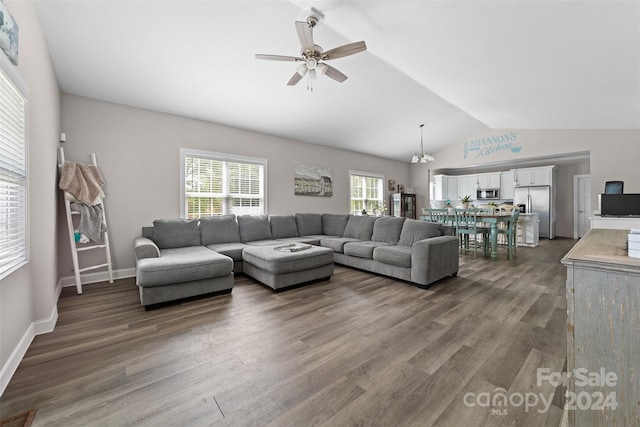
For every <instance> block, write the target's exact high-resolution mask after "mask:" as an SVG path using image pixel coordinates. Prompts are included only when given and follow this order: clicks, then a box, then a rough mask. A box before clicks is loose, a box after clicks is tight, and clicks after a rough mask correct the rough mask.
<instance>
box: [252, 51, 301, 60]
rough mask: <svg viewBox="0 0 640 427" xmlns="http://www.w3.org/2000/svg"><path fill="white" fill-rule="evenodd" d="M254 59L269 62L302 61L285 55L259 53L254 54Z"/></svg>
mask: <svg viewBox="0 0 640 427" xmlns="http://www.w3.org/2000/svg"><path fill="white" fill-rule="evenodd" d="M256 59H269V60H271V61H302V60H303V59H302V58H298V57H296V56H286V55H263V54H261V53H256Z"/></svg>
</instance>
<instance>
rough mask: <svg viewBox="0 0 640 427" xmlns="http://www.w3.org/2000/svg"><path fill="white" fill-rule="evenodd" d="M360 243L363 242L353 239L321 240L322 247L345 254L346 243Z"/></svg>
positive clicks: (325, 238)
mask: <svg viewBox="0 0 640 427" xmlns="http://www.w3.org/2000/svg"><path fill="white" fill-rule="evenodd" d="M360 241H361V240H359V239H354V238H353V237H324V238H322V239H320V246H324V247H325V248H329V249H333V250H334V251H335V252H338V253H343V252H344V244H345V243H347V242H360Z"/></svg>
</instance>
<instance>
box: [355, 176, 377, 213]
mask: <svg viewBox="0 0 640 427" xmlns="http://www.w3.org/2000/svg"><path fill="white" fill-rule="evenodd" d="M349 183H350V192H349V193H350V202H351V203H350V208H349V210H350V213H351V214H352V215H362V211H363V210H365V211H366V212H367V214H369V215H374V214H377V212H376V211H379V210H381V209H382V208H383V205H384V190H383V186H382V185H383V183H384V176H383V175H378V174H374V173H367V172H355V171H350V172H349Z"/></svg>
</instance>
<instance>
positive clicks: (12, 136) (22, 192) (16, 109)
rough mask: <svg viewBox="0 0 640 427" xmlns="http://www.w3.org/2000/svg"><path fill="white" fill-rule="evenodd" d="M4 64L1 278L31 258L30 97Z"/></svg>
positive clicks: (0, 81) (0, 80) (0, 89)
mask: <svg viewBox="0 0 640 427" xmlns="http://www.w3.org/2000/svg"><path fill="white" fill-rule="evenodd" d="M23 92H24V91H23V90H20V89H19V87H18V86H17V85H16V84H15V83H14V80H13V79H12V78H10V77H9V75H8V74H7V73H6V72H5V71H4V70H3V69H2V68H0V278H3V277H5V276H7V275H9V274H10V273H11V272H13V271H14V270H16V269H17V268H19V267H20V266H22V265H23V264H24V263H26V262H27V157H26V156H27V132H26V120H27V117H26V115H27V99H26V96H25V95H24V94H23Z"/></svg>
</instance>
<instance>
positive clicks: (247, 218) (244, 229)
mask: <svg viewBox="0 0 640 427" xmlns="http://www.w3.org/2000/svg"><path fill="white" fill-rule="evenodd" d="M238 227H239V228H240V240H241V241H242V242H245V243H246V242H253V241H257V240H268V239H271V227H270V226H269V217H268V216H266V215H240V216H238Z"/></svg>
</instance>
